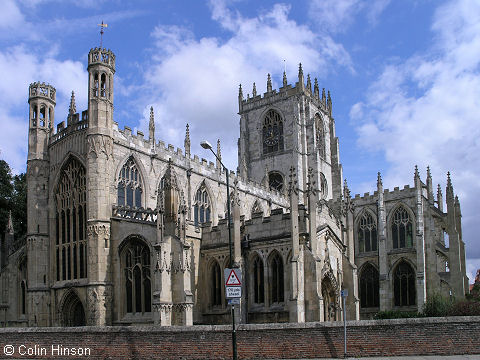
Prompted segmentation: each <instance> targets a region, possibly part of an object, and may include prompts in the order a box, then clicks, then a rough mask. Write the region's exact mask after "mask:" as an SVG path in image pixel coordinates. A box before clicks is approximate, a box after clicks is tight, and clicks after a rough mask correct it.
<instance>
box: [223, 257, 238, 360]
mask: <svg viewBox="0 0 480 360" xmlns="http://www.w3.org/2000/svg"><path fill="white" fill-rule="evenodd" d="M230 256H231V255H230ZM223 278H224V279H225V298H226V299H227V300H228V305H232V323H233V325H232V326H233V339H234V340H233V359H234V360H236V359H237V336H236V334H235V305H240V298H241V297H242V272H241V271H240V269H225V270H224V271H223Z"/></svg>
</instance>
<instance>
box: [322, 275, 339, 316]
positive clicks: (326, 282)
mask: <svg viewBox="0 0 480 360" xmlns="http://www.w3.org/2000/svg"><path fill="white" fill-rule="evenodd" d="M327 274H330V273H327ZM333 281H335V282H333ZM322 298H323V319H324V320H325V321H335V320H337V312H338V304H337V291H336V280H335V277H332V276H328V275H327V276H325V277H324V278H323V279H322Z"/></svg>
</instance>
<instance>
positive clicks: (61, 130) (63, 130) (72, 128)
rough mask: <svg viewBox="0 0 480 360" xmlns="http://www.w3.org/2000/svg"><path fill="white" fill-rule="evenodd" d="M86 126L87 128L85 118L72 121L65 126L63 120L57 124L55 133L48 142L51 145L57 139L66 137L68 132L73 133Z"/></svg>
mask: <svg viewBox="0 0 480 360" xmlns="http://www.w3.org/2000/svg"><path fill="white" fill-rule="evenodd" d="M84 112H85V111H84ZM76 115H78V114H76ZM82 115H83V113H82ZM82 118H83V116H82ZM87 128H88V121H87V119H85V120H81V121H79V122H76V123H72V124H70V125H68V126H67V127H65V121H62V122H61V123H59V124H58V125H57V133H56V134H54V135H52V137H51V138H50V144H51V145H53V144H55V143H56V142H57V141H59V140H61V139H63V138H64V137H66V136H68V135H70V134H73V133H75V132H77V131H81V130H85V129H87Z"/></svg>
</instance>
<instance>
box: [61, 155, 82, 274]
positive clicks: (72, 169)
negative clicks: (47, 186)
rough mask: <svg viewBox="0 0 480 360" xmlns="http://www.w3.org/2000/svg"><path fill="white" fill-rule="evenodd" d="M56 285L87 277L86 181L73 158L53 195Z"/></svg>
mask: <svg viewBox="0 0 480 360" xmlns="http://www.w3.org/2000/svg"><path fill="white" fill-rule="evenodd" d="M56 200H57V201H56V205H57V209H56V210H57V211H56V217H55V225H56V247H55V261H56V269H57V271H56V273H57V281H60V280H71V279H81V278H86V277H87V231H86V230H87V222H86V219H87V206H86V205H87V180H86V171H85V168H84V167H83V165H82V164H80V162H79V161H77V160H76V159H75V158H73V157H72V158H70V160H69V161H68V162H67V164H66V165H65V166H64V167H63V169H62V171H61V174H60V180H59V182H58V186H57V194H56Z"/></svg>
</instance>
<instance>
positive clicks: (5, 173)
mask: <svg viewBox="0 0 480 360" xmlns="http://www.w3.org/2000/svg"><path fill="white" fill-rule="evenodd" d="M12 194H13V184H12V171H11V170H10V166H9V165H8V163H7V162H6V161H5V160H0V234H2V238H3V233H4V232H5V228H6V227H7V223H8V212H9V210H10V209H11V201H12Z"/></svg>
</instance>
